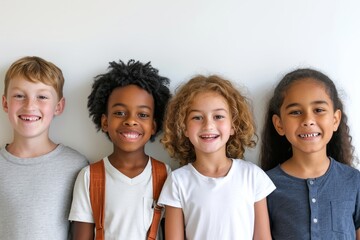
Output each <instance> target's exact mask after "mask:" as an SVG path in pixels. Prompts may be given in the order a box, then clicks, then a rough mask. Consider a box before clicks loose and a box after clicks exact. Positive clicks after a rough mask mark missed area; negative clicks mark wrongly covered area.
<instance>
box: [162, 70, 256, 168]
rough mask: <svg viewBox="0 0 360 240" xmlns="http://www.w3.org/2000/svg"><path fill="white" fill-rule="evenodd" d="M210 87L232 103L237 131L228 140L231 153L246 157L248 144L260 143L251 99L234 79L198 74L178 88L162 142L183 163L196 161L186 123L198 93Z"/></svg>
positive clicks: (228, 154)
mask: <svg viewBox="0 0 360 240" xmlns="http://www.w3.org/2000/svg"><path fill="white" fill-rule="evenodd" d="M207 91H214V92H216V93H218V94H220V95H221V96H223V97H224V98H225V99H226V101H227V103H228V105H229V109H230V112H231V117H232V127H233V129H234V135H232V136H230V138H229V140H228V142H227V144H226V155H227V157H229V158H243V157H244V152H245V147H250V148H253V147H255V145H256V140H257V135H256V133H255V124H254V118H253V115H252V111H251V108H250V103H249V101H248V99H247V98H246V97H244V96H243V95H242V94H241V93H240V91H239V90H237V89H236V88H235V87H234V85H233V84H232V83H231V82H230V81H228V80H225V79H223V78H221V77H220V76H217V75H210V76H208V77H205V76H203V75H198V76H195V77H194V78H192V79H190V80H189V81H188V82H187V83H186V84H183V85H181V86H180V87H179V88H178V89H177V91H176V93H175V95H174V96H173V98H172V99H171V100H170V102H169V104H168V106H167V109H166V113H165V120H164V136H163V138H162V139H161V140H160V142H161V143H162V144H163V145H164V146H165V148H166V150H167V151H168V153H169V154H170V156H171V157H172V158H176V159H177V160H178V161H179V162H180V164H181V165H185V164H187V163H189V162H194V161H195V158H196V157H195V149H194V146H193V145H192V143H191V142H190V140H189V139H188V138H187V137H186V136H185V129H186V125H185V123H186V118H187V114H188V110H189V108H190V106H191V103H192V101H193V99H194V98H195V96H196V95H197V94H199V93H203V92H207Z"/></svg>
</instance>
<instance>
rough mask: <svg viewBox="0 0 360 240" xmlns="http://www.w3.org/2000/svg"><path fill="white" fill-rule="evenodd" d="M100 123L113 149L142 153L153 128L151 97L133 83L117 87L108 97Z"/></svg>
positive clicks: (153, 132) (152, 101)
mask: <svg viewBox="0 0 360 240" xmlns="http://www.w3.org/2000/svg"><path fill="white" fill-rule="evenodd" d="M101 123H102V130H103V131H104V132H107V133H108V134H109V136H110V139H111V141H112V142H113V144H114V148H115V151H116V150H119V151H122V152H135V151H139V152H141V153H143V152H144V146H145V144H146V143H147V142H148V141H149V139H150V137H151V135H153V134H155V131H156V124H155V120H154V99H153V97H152V95H151V94H149V93H148V92H147V91H145V90H144V89H142V88H140V87H138V86H136V85H128V86H125V87H119V88H116V89H114V90H113V91H112V93H111V95H110V97H109V99H108V105H107V115H103V116H102V119H101Z"/></svg>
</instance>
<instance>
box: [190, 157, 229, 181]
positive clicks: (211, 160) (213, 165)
mask: <svg viewBox="0 0 360 240" xmlns="http://www.w3.org/2000/svg"><path fill="white" fill-rule="evenodd" d="M192 165H193V167H194V168H195V169H196V170H197V171H198V172H200V173H201V174H202V175H204V176H207V177H215V178H217V177H224V176H226V175H227V173H228V172H229V170H230V168H231V165H232V160H230V159H229V158H227V157H226V156H225V155H220V156H214V154H212V155H209V156H205V155H201V156H198V155H197V156H196V160H195V162H194V163H193V164H192Z"/></svg>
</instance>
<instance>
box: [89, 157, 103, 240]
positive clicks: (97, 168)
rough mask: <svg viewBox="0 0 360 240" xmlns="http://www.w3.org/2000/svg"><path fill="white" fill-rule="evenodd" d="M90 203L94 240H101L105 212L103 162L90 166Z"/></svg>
mask: <svg viewBox="0 0 360 240" xmlns="http://www.w3.org/2000/svg"><path fill="white" fill-rule="evenodd" d="M90 202H91V208H92V211H93V217H94V221H95V229H96V240H103V239H104V212H105V211H104V205H105V166H104V161H103V160H100V161H98V162H96V163H93V164H91V165H90Z"/></svg>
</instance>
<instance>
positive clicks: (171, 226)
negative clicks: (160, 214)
mask: <svg viewBox="0 0 360 240" xmlns="http://www.w3.org/2000/svg"><path fill="white" fill-rule="evenodd" d="M184 233H185V227H184V215H183V212H182V209H181V208H175V207H170V206H166V207H165V239H167V240H184V239H185V236H184V235H185V234H184Z"/></svg>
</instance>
